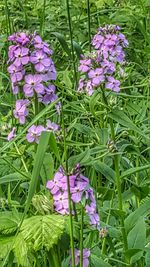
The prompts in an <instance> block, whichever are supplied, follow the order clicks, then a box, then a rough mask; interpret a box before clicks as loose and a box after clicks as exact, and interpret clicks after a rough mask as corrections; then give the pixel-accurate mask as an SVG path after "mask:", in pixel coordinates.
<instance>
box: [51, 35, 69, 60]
mask: <svg viewBox="0 0 150 267" xmlns="http://www.w3.org/2000/svg"><path fill="white" fill-rule="evenodd" d="M52 34H53V35H55V37H56V38H57V39H58V41H59V42H60V44H61V46H62V48H63V49H64V51H65V52H66V53H67V54H68V56H71V51H70V49H69V47H68V44H67V42H66V41H65V38H64V36H63V35H62V34H61V33H59V32H53V33H52Z"/></svg>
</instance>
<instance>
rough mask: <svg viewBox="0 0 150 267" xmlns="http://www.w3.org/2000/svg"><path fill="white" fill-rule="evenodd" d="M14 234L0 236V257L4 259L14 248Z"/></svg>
mask: <svg viewBox="0 0 150 267" xmlns="http://www.w3.org/2000/svg"><path fill="white" fill-rule="evenodd" d="M13 242H14V236H8V237H7V236H0V258H2V259H4V258H5V257H6V255H7V253H8V252H9V250H10V249H11V248H12V244H13Z"/></svg>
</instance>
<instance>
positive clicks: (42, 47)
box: [34, 35, 53, 55]
mask: <svg viewBox="0 0 150 267" xmlns="http://www.w3.org/2000/svg"><path fill="white" fill-rule="evenodd" d="M34 47H35V48H36V49H39V50H42V51H43V52H44V53H47V54H48V55H52V54H53V51H52V50H51V49H49V46H48V44H47V43H45V42H43V41H42V38H41V37H40V36H39V35H36V36H35V37H34Z"/></svg>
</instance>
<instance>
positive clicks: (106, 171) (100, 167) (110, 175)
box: [93, 162, 115, 182]
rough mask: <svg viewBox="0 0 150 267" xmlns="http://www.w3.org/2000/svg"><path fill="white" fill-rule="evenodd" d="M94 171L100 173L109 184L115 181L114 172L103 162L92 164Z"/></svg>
mask: <svg viewBox="0 0 150 267" xmlns="http://www.w3.org/2000/svg"><path fill="white" fill-rule="evenodd" d="M93 167H94V169H95V170H96V171H98V172H100V173H102V174H103V175H104V176H105V177H106V178H107V179H108V180H109V181H110V182H114V181H115V172H114V170H113V169H111V168H110V167H109V166H108V165H106V164H105V163H103V162H96V163H95V164H93Z"/></svg>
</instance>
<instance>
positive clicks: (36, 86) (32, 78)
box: [23, 74, 44, 97]
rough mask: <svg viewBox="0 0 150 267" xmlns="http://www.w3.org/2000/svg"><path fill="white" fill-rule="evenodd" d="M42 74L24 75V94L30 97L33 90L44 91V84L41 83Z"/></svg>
mask: <svg viewBox="0 0 150 267" xmlns="http://www.w3.org/2000/svg"><path fill="white" fill-rule="evenodd" d="M41 81H42V76H41V75H40V74H35V75H32V74H28V75H26V76H25V82H26V84H25V85H24V86H23V91H24V93H25V95H26V96H29V97H32V96H33V95H34V91H35V92H36V93H39V94H43V93H44V85H43V84H42V83H41Z"/></svg>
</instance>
